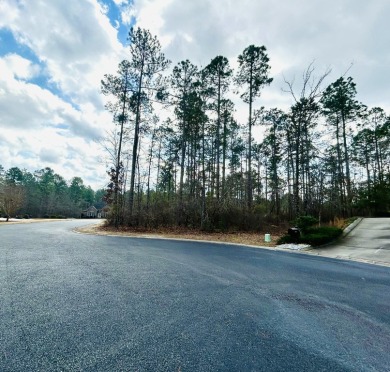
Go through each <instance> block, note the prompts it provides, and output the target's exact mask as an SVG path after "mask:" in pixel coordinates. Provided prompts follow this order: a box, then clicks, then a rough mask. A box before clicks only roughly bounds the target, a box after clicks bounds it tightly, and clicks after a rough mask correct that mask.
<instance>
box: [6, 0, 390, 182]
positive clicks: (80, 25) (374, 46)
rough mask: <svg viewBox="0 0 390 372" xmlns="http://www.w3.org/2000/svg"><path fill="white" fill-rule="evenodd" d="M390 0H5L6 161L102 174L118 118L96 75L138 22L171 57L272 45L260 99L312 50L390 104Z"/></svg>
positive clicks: (372, 97)
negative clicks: (106, 143)
mask: <svg viewBox="0 0 390 372" xmlns="http://www.w3.org/2000/svg"><path fill="white" fill-rule="evenodd" d="M389 15H390V1H388V0H370V1H367V0H327V1H324V0H276V1H272V2H271V1H268V0H240V1H233V0H196V1H195V0H0V154H1V155H0V165H3V167H4V168H6V169H9V168H10V167H13V166H17V167H19V168H21V169H27V170H29V171H31V172H32V171H34V170H37V169H41V168H44V167H51V168H53V169H54V170H55V172H57V173H59V174H60V175H62V176H63V177H65V178H66V179H67V180H70V179H71V178H72V177H74V176H80V177H82V178H83V180H84V182H85V184H87V185H91V186H92V188H94V189H97V188H101V187H104V185H105V184H106V183H107V176H106V174H105V170H106V166H105V164H104V161H102V148H101V145H99V140H100V139H101V138H102V137H104V135H105V131H106V130H109V129H110V128H112V120H111V115H110V114H108V113H106V112H105V110H104V101H103V97H102V96H101V94H100V81H101V79H102V77H103V75H104V74H105V73H112V72H115V70H116V67H117V64H118V63H119V62H120V61H121V60H122V59H124V58H127V56H128V54H127V48H126V37H127V32H128V30H129V27H130V26H131V25H135V26H140V27H142V28H147V29H149V30H150V31H151V32H152V33H153V34H155V35H157V36H158V38H159V40H160V41H161V43H162V45H163V51H164V52H165V54H166V56H167V57H168V58H169V59H171V60H172V62H173V65H174V64H176V63H178V62H179V61H181V60H183V59H189V60H190V61H191V62H192V63H194V64H196V65H198V66H205V65H206V64H208V63H209V62H210V60H211V59H212V58H214V57H215V56H217V55H223V56H226V57H227V58H229V60H230V61H231V64H232V65H233V66H235V65H236V60H237V56H238V55H239V54H240V53H241V52H242V51H243V50H244V48H246V47H247V46H248V45H250V44H255V45H265V46H266V48H267V50H268V55H269V57H270V63H271V75H272V76H273V77H274V82H273V83H272V85H271V86H270V87H268V88H266V89H265V90H264V92H263V95H262V98H261V99H260V100H259V101H258V103H257V104H258V105H261V106H266V107H280V108H288V106H289V104H290V103H291V97H290V96H289V95H288V94H286V93H284V92H283V91H282V90H283V88H284V87H285V85H284V79H287V80H289V81H291V80H293V79H294V78H295V81H296V84H297V85H296V86H297V89H298V85H299V81H300V77H301V75H302V72H303V70H304V69H305V68H307V66H308V65H309V64H310V63H311V62H314V67H315V74H317V75H318V76H320V75H321V74H323V73H324V72H325V71H326V70H327V69H328V68H330V69H332V73H331V74H330V75H329V76H328V78H327V80H326V84H329V83H331V82H332V81H334V80H336V79H337V78H338V77H340V76H341V75H344V74H345V73H346V72H347V75H348V76H349V75H350V76H352V77H353V78H354V80H355V82H356V84H357V89H358V99H359V100H360V101H362V102H363V103H364V104H366V105H367V106H369V107H373V106H380V107H382V108H384V109H385V110H386V112H387V114H390V73H389V72H390V71H389V70H390V47H389V46H390V26H389V22H388V19H389Z"/></svg>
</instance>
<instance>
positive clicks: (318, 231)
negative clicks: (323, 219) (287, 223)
mask: <svg viewBox="0 0 390 372" xmlns="http://www.w3.org/2000/svg"><path fill="white" fill-rule="evenodd" d="M342 233H343V230H342V229H340V228H338V227H334V226H322V227H310V228H307V229H306V231H305V232H304V234H302V235H301V236H300V237H299V240H298V243H300V244H310V245H311V246H313V247H316V246H319V245H324V244H327V243H330V242H332V241H333V240H336V239H337V238H338V237H340V236H341V234H342ZM295 242H296V241H295V238H294V237H291V236H290V235H284V236H282V237H281V238H280V239H279V240H278V244H288V243H295Z"/></svg>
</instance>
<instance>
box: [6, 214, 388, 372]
mask: <svg viewBox="0 0 390 372" xmlns="http://www.w3.org/2000/svg"><path fill="white" fill-rule="evenodd" d="M83 223H85V221H70V222H69V221H68V222H51V223H35V224H26V225H9V226H4V225H2V226H0V370H1V371H316V372H317V371H390V352H389V351H390V347H389V345H390V269H389V268H387V267H380V266H375V265H367V264H363V263H356V262H351V261H349V262H348V261H342V260H333V259H329V258H323V257H314V256H310V255H303V254H297V255H295V254H291V253H284V252H273V251H270V250H262V249H251V248H244V247H234V246H229V245H212V244H208V243H195V242H178V241H175V242H170V241H166V240H158V239H136V238H120V237H103V236H92V235H82V234H75V233H73V232H72V231H71V229H72V228H73V227H75V226H80V225H82V224H83Z"/></svg>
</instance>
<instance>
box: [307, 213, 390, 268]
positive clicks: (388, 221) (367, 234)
mask: <svg viewBox="0 0 390 372" xmlns="http://www.w3.org/2000/svg"><path fill="white" fill-rule="evenodd" d="M310 253H313V254H319V255H321V256H325V257H337V258H342V259H351V260H357V261H362V262H370V263H376V264H381V265H387V266H390V218H364V219H363V220H362V221H361V222H360V223H359V224H358V225H357V226H356V227H355V228H354V229H353V230H352V231H351V232H350V233H349V234H348V235H347V236H346V238H344V239H342V240H341V241H340V242H338V243H336V244H334V245H333V246H327V247H324V248H320V249H319V248H317V249H314V250H312V251H310Z"/></svg>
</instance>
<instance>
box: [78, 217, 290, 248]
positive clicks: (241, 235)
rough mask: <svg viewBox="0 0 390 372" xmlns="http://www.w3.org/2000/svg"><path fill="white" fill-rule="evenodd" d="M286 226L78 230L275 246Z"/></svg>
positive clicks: (98, 227)
mask: <svg viewBox="0 0 390 372" xmlns="http://www.w3.org/2000/svg"><path fill="white" fill-rule="evenodd" d="M285 230H286V229H285V228H283V227H277V226H270V227H269V228H267V229H265V230H264V232H263V231H261V232H231V233H223V232H214V233H206V232H203V231H198V230H192V229H185V228H179V227H175V228H158V229H145V228H129V227H121V228H119V229H116V228H115V227H112V226H106V225H104V224H102V223H99V224H95V225H88V226H84V227H81V228H78V229H77V231H78V232H81V233H86V234H96V235H119V236H133V237H137V236H138V237H151V238H173V239H190V240H203V241H214V242H227V243H235V244H243V245H253V246H262V247H275V246H276V241H277V240H278V239H279V237H281V236H282V235H284V233H285ZM266 233H268V234H271V239H272V241H271V242H265V241H264V235H265V234H266Z"/></svg>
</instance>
